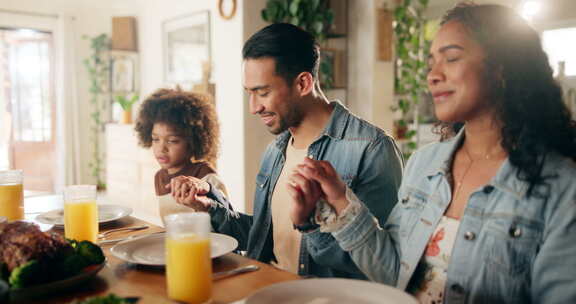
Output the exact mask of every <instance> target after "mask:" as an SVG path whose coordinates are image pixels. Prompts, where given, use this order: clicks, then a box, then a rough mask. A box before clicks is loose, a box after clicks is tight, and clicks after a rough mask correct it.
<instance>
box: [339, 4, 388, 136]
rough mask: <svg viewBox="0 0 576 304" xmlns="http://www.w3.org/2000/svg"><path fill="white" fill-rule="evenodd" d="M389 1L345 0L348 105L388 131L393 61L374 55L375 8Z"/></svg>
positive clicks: (375, 33) (375, 45)
mask: <svg viewBox="0 0 576 304" xmlns="http://www.w3.org/2000/svg"><path fill="white" fill-rule="evenodd" d="M388 2H390V1H378V0H365V1H350V0H349V1H348V5H349V13H348V39H349V42H348V51H349V57H348V59H349V64H348V71H349V74H348V106H349V108H350V110H351V111H352V112H353V113H355V114H356V115H358V116H360V117H362V118H364V119H366V120H368V121H369V122H371V123H373V124H375V125H376V126H378V127H380V128H382V129H383V130H385V131H386V132H388V133H389V134H391V130H392V121H393V117H392V112H391V111H390V106H392V105H393V102H394V64H393V61H381V60H378V59H377V56H376V50H377V44H376V36H377V33H378V28H377V20H376V10H377V9H378V8H380V7H382V5H383V4H384V3H388ZM388 7H391V5H390V4H388Z"/></svg>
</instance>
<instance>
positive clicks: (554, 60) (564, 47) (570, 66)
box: [542, 27, 576, 76]
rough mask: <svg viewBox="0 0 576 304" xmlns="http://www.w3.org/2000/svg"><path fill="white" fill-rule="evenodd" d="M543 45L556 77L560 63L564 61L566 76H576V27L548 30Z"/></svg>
mask: <svg viewBox="0 0 576 304" xmlns="http://www.w3.org/2000/svg"><path fill="white" fill-rule="evenodd" d="M542 44H543V46H544V50H545V51H546V53H547V54H548V58H549V60H550V65H551V66H552V68H553V69H554V73H555V74H556V75H557V74H558V66H559V63H560V62H562V61H564V63H565V66H564V74H565V75H566V76H576V27H571V28H562V29H553V30H546V31H544V32H543V33H542Z"/></svg>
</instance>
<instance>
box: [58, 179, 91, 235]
mask: <svg viewBox="0 0 576 304" xmlns="http://www.w3.org/2000/svg"><path fill="white" fill-rule="evenodd" d="M64 235H65V236H66V238H69V239H73V240H77V241H84V240H86V241H90V242H92V243H95V242H96V240H97V238H98V206H97V205H96V186H94V185H74V186H68V187H66V188H65V189H64Z"/></svg>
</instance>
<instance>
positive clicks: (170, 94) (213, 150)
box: [135, 88, 220, 166]
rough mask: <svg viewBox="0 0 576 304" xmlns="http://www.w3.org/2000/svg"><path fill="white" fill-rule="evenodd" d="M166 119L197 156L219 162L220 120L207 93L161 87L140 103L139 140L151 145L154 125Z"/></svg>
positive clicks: (164, 121)
mask: <svg viewBox="0 0 576 304" xmlns="http://www.w3.org/2000/svg"><path fill="white" fill-rule="evenodd" d="M155 123H165V124H167V125H170V126H171V127H172V128H174V131H176V132H177V133H179V135H180V136H182V137H183V138H184V140H185V141H186V143H187V145H188V151H189V152H190V155H191V157H193V158H194V160H204V161H207V162H209V163H210V164H211V165H212V166H215V165H216V157H217V154H218V138H219V129H220V127H219V124H218V119H217V117H216V111H215V109H214V105H213V104H212V101H211V98H209V97H208V96H207V95H203V94H198V93H192V92H184V91H182V90H180V89H179V88H178V89H175V90H173V89H159V90H157V91H156V92H154V93H153V94H152V95H150V96H149V97H148V98H147V99H146V100H144V102H143V103H142V106H141V107H140V113H139V115H138V120H137V121H136V127H135V130H136V133H137V134H138V139H139V143H140V145H141V146H143V147H145V148H149V147H151V146H152V128H153V127H154V124H155Z"/></svg>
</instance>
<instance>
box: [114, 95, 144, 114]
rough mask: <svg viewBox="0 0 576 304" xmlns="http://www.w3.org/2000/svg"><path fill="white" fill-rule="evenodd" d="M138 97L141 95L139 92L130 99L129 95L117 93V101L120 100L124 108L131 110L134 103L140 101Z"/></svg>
mask: <svg viewBox="0 0 576 304" xmlns="http://www.w3.org/2000/svg"><path fill="white" fill-rule="evenodd" d="M138 98H140V96H139V95H138V94H133V95H132V97H131V98H130V99H128V96H124V95H117V96H116V102H118V104H120V106H121V107H122V110H124V111H130V110H132V106H133V105H134V103H136V101H138Z"/></svg>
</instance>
